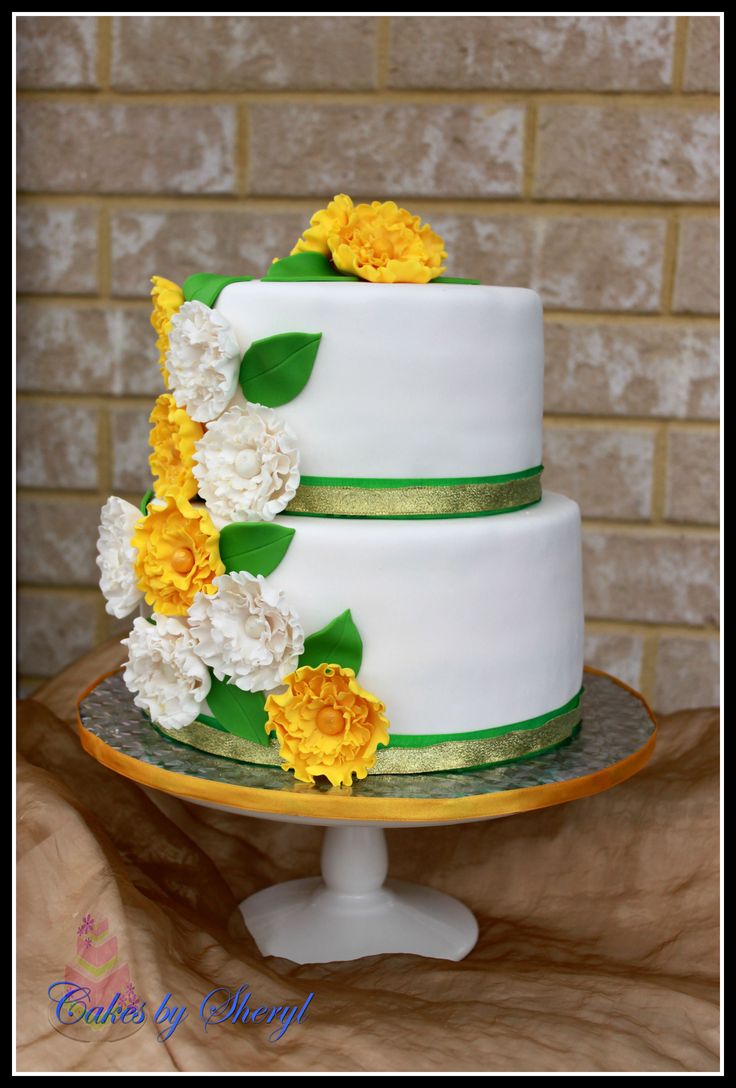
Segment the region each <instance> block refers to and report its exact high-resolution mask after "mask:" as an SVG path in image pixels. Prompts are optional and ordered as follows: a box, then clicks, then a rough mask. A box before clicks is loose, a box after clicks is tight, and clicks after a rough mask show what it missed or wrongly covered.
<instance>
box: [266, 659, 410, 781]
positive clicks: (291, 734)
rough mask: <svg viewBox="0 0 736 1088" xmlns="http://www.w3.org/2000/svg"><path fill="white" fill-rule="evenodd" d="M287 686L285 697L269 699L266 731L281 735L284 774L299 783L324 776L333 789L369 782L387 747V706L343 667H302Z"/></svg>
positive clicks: (280, 744) (280, 746) (288, 681)
mask: <svg viewBox="0 0 736 1088" xmlns="http://www.w3.org/2000/svg"><path fill="white" fill-rule="evenodd" d="M284 683H285V684H288V685H289V687H288V689H287V690H286V691H285V692H284V693H283V694H281V695H269V696H268V698H267V699H266V713H267V714H268V722H267V723H266V731H267V732H268V733H271V732H273V731H274V730H275V732H276V736H277V738H278V742H279V754H280V756H281V759H282V760H283V767H284V770H286V771H290V770H292V771H293V772H294V777H295V778H297V779H298V780H299V781H300V782H311V783H313V782H314V779H315V777H316V776H317V775H325V777H327V778H329V780H330V782H331V783H332V785H333V786H349V785H351V783H352V780H353V775H355V776H356V777H357V778H359V779H360V778H365V777H366V775H367V774H368V771H369V769H370V768H371V767H372V766H373V765H374V763H375V762H376V749H377V748H378V745H379V744H384V745H386V744H388V728H389V722H388V719H387V718H386V717H385V715H384V711H385V709H386V707H385V706H384V705H383V703H382V702H381V701H380V700H379V699H377V698H376V696H375V695H371V693H370V692H369V691H365V690H364V688H362V687H361V686H360V684H359V683H358V681H357V680H356V679H355V672H354V671H353V669H346V668H342V667H341V666H340V665H326V664H323V665H318V666H317V667H316V668H312V667H311V666H310V665H303V666H302V667H301V668H300V669H297V670H296V672H293V673H291V674H290V675H289V676H286V677H284Z"/></svg>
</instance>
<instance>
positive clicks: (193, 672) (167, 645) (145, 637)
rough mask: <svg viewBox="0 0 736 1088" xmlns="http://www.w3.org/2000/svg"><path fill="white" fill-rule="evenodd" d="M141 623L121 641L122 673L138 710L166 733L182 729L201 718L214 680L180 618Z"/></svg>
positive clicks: (161, 618) (139, 619)
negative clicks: (124, 654)
mask: <svg viewBox="0 0 736 1088" xmlns="http://www.w3.org/2000/svg"><path fill="white" fill-rule="evenodd" d="M154 619H155V621H156V622H155V623H149V621H148V620H144V619H141V617H140V616H139V617H138V618H137V619H136V620H134V622H133V630H132V631H131V632H130V634H129V635H128V637H127V638H124V639H123V640H122V642H123V646H127V647H128V660H127V662H126V665H125V671H124V672H123V679H124V680H125V683H126V685H127V686H128V689H129V690H130V691H132V692H133V693H134V695H135V698H134V700H133V701H134V702H135V705H136V706H138V707H140V708H141V710H145V711H146V712H147V713H148V714H149V715H150V717H151V720H152V721H154V722H157V723H158V724H159V725H161V726H163V728H164V729H183V728H184V727H185V726H186V725H191V723H192V722H193V721H194V719H195V718H196V717H197V715H198V714H199V713H200V711H201V709H202V707H201V704H202V702H203V701H204V700H205V699H206V698H207V694H208V692H209V690H210V683H211V681H210V674H209V673H208V671H207V669H206V668H205V666H204V664H203V663H202V661H200V659H199V657H198V656H197V653H196V649H195V645H194V639H193V638H192V636H191V633H190V631H189V629H188V627H187V625H186V623H185V622H184V621H183V620H181V619H178V618H177V617H176V616H161V615H159V614H156V615H155V616H154Z"/></svg>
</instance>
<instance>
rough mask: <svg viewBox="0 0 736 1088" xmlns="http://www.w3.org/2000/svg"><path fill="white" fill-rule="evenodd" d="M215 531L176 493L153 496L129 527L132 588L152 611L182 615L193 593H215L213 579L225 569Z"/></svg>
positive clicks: (200, 511)
mask: <svg viewBox="0 0 736 1088" xmlns="http://www.w3.org/2000/svg"><path fill="white" fill-rule="evenodd" d="M219 537H220V534H219V533H218V532H217V530H216V529H215V527H214V525H213V524H212V521H211V520H210V516H209V514H208V513H207V512H206V511H205V510H204V509H199V508H196V507H194V506H192V505H191V503H190V502H189V501H188V499H185V498H184V496H182V495H179V496H177V497H174V496H171V495H169V496H167V497H166V498H164V499H154V500H153V501H152V502H151V503H149V505H148V514H147V515H146V516H145V517H142V518H141V519H140V520H139V521H138V523H137V524H136V527H135V532H134V534H133V540H132V544H133V547H134V548H135V549H136V552H137V555H136V562H135V574H136V578H137V585H138V588H139V589H140V590H141V591H142V592H143V593H144V594H145V598H146V603H147V604H150V605H152V607H153V610H154V612H160V613H161V614H162V615H164V616H184V615H186V614H187V612H188V611H189V607H190V605H191V604H192V602H193V601H194V598H195V596H196V594H197V593H215V592H216V588H217V587H216V586H214V585H213V584H212V583H213V579H215V578H217V577H218V575H220V574H224V573H225V566H224V564H223V562H222V561H221V559H220V552H219V548H218V541H219Z"/></svg>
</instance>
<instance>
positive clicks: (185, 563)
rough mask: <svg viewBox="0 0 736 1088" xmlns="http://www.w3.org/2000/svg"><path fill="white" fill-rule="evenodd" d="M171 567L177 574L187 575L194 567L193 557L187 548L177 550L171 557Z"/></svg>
mask: <svg viewBox="0 0 736 1088" xmlns="http://www.w3.org/2000/svg"><path fill="white" fill-rule="evenodd" d="M171 565H172V567H173V568H174V570H175V571H176V572H177V574H189V571H190V570H191V569H192V567H193V566H194V556H193V555H192V553H191V551H190V550H189V548H177V549H176V551H175V552H174V554H173V555H172V556H171Z"/></svg>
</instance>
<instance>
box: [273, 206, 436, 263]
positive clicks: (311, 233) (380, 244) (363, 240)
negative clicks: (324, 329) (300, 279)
mask: <svg viewBox="0 0 736 1088" xmlns="http://www.w3.org/2000/svg"><path fill="white" fill-rule="evenodd" d="M309 251H313V252H318V253H323V254H325V256H328V257H330V258H331V260H332V263H333V264H334V266H335V268H336V269H337V270H338V272H344V273H346V274H349V275H353V276H360V278H361V279H364V280H370V282H371V283H429V282H430V280H433V279H436V278H437V276H440V275H441V274H442V273H443V272H444V270H445V269H444V265H443V264H442V262H443V260H444V259H445V258H446V257H447V253H446V252H445V248H444V242H443V241H442V239H441V238H440V237H439V235H438V234H435V232H434V231H433V230H432V228H431V227H430V226H429V224H428V223H424V224H423V223H422V221H421V219H420V218H419V216H418V215H412V214H411V212H408V211H407V210H406V209H405V208H399V207H398V205H397V204H396V203H395V202H394V201H393V200H388V201H386V202H385V203H381V202H380V201H378V200H374V201H373V203H372V204H357V205H354V204H353V202H352V200H351V199H350V197H349V196H345V194H344V193H341V194H340V195H339V196H336V197H335V198H334V200H332V201H331V203H330V204H328V206H327V207H326V208H325V209H323V210H322V211H319V212H317V213H316V215H314V216H313V217H312V219H311V226H310V227H309V229H308V230H306V231H305V232H304V234H303V235H302V237H301V238H300V240H299V241H298V242H297V244H296V246H295V247H294V249H293V250H292V254H294V253H304V252H309Z"/></svg>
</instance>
